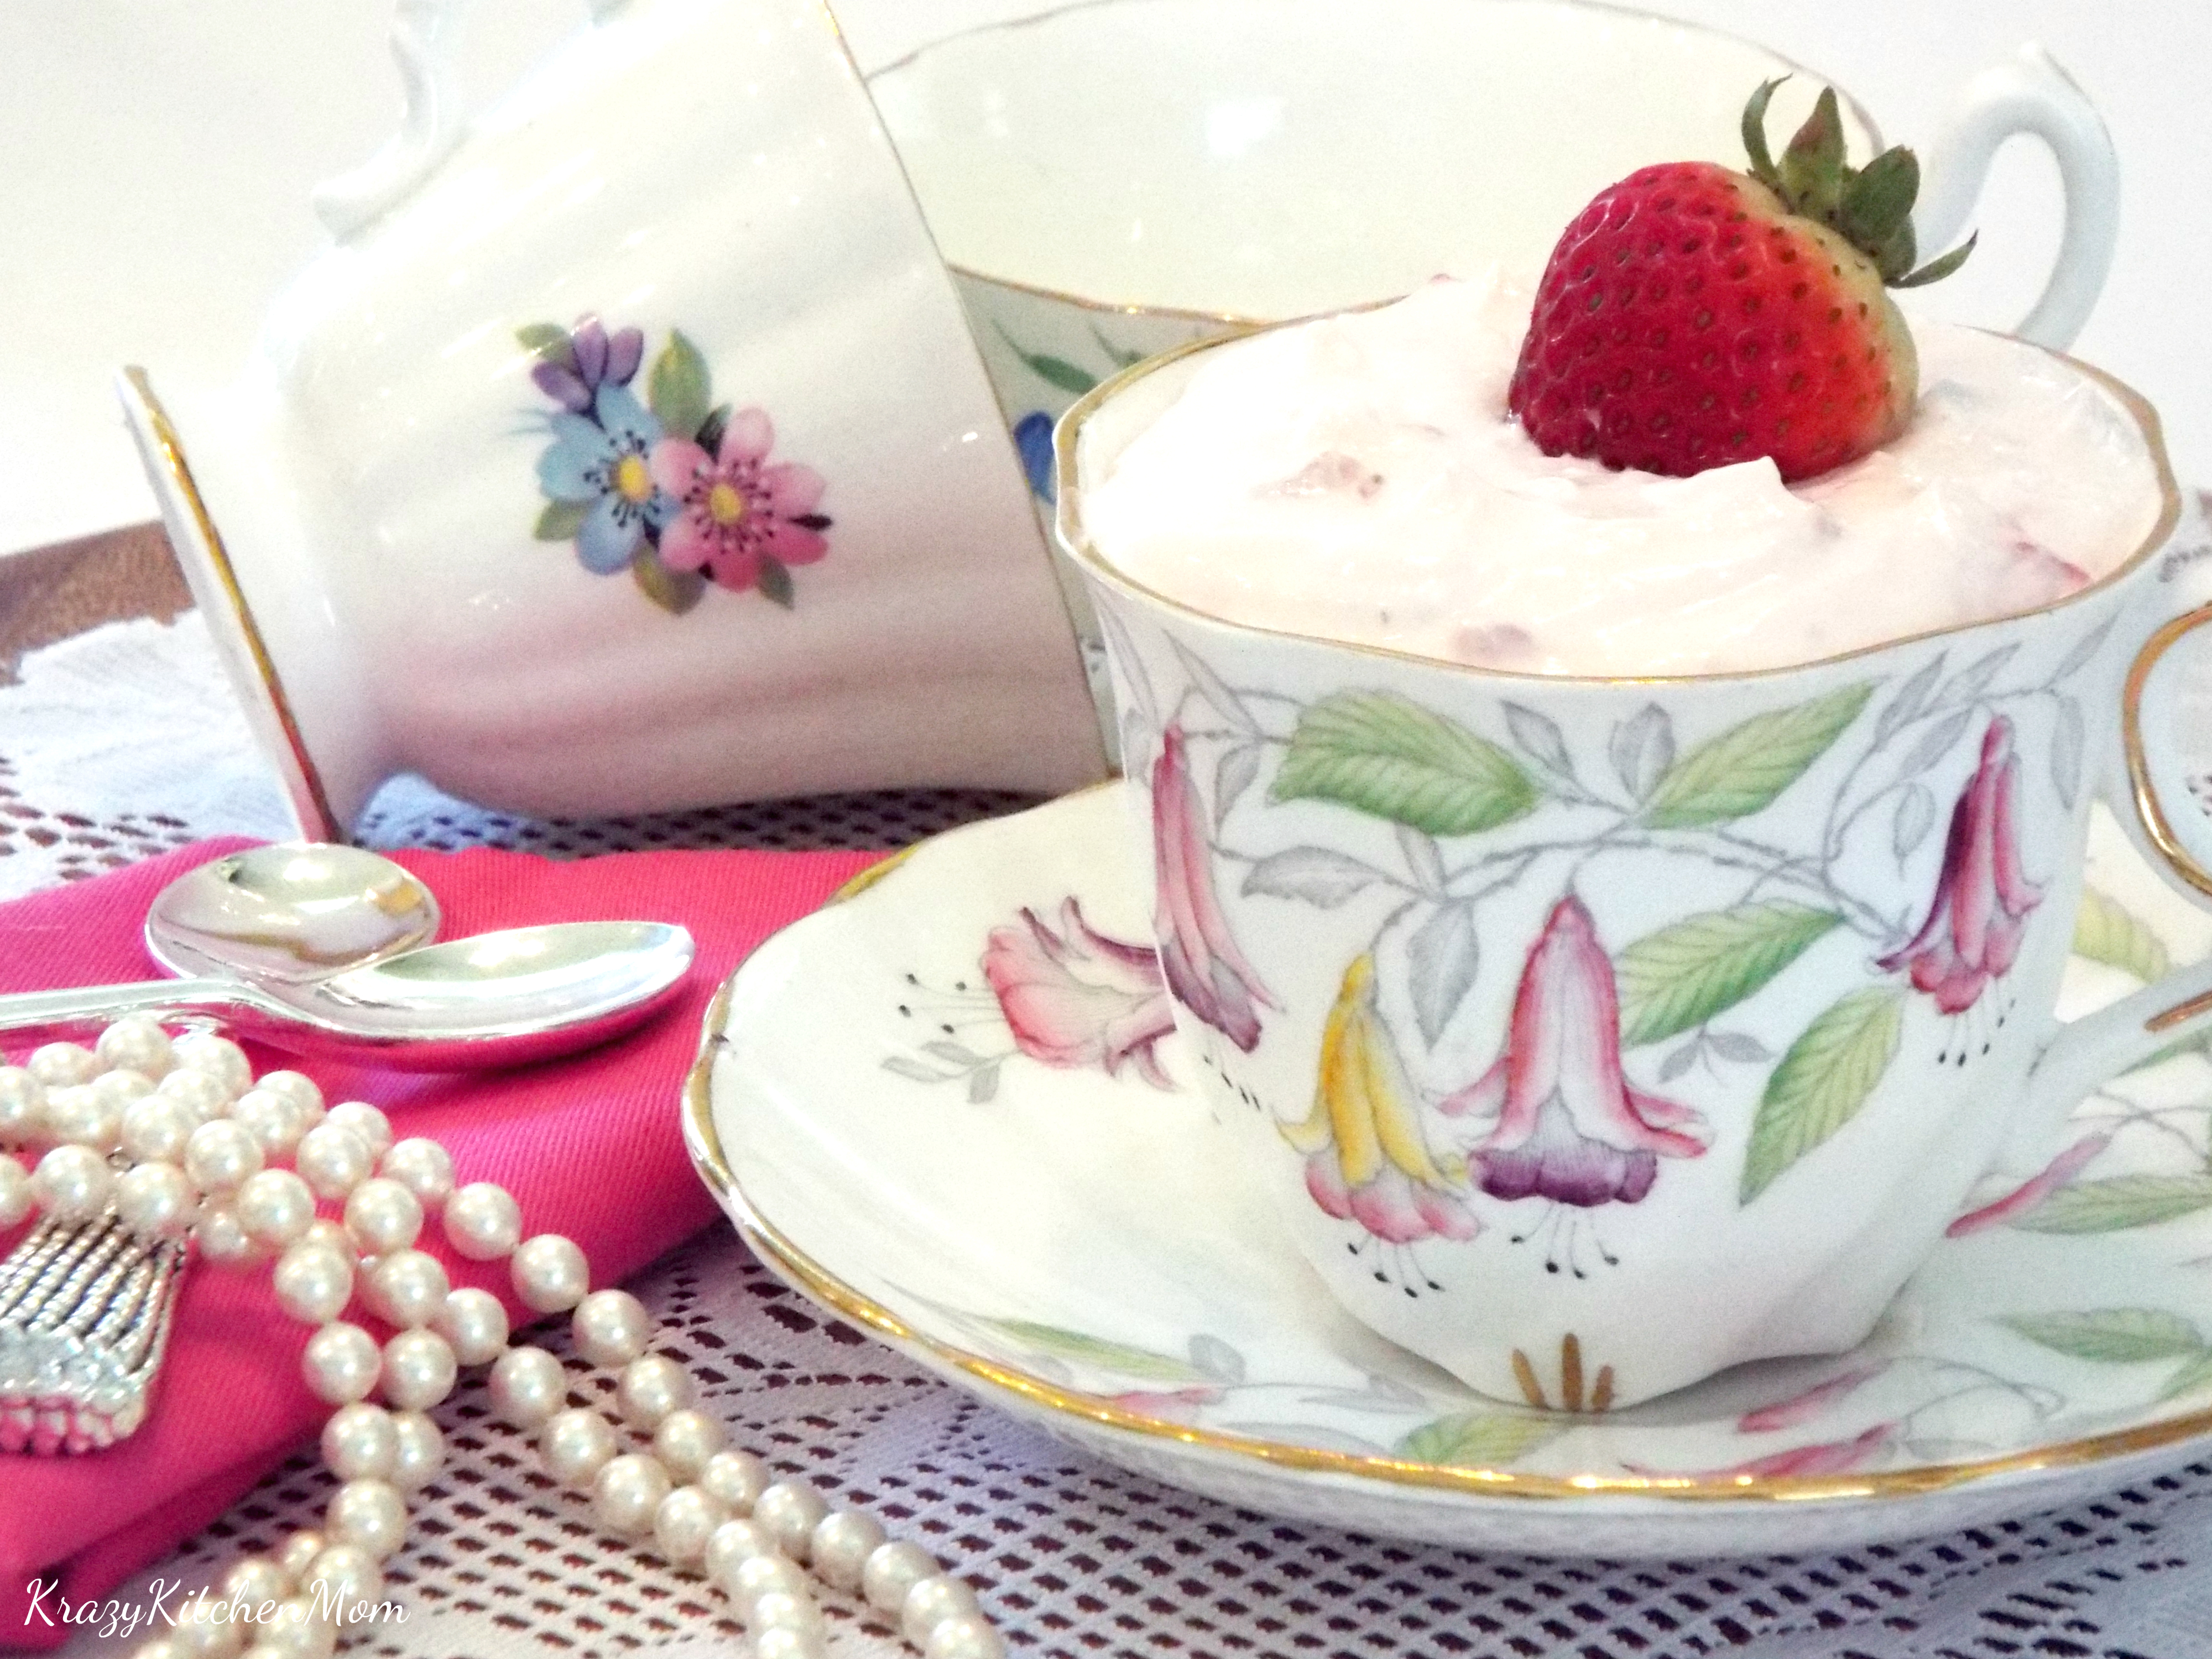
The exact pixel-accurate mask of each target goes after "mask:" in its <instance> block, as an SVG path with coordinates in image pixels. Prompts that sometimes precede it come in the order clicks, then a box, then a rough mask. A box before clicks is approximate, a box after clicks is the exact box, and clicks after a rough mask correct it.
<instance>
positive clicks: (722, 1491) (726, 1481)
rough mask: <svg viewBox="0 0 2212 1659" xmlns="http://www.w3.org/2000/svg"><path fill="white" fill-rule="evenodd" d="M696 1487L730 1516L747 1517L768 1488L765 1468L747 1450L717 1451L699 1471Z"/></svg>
mask: <svg viewBox="0 0 2212 1659" xmlns="http://www.w3.org/2000/svg"><path fill="white" fill-rule="evenodd" d="M699 1484H700V1486H702V1487H704V1488H705V1489H706V1490H707V1491H708V1492H709V1493H711V1494H712V1495H713V1496H714V1498H717V1499H719V1500H720V1503H721V1504H722V1506H723V1507H724V1508H725V1509H726V1510H729V1512H730V1513H731V1514H732V1515H750V1514H751V1513H752V1512H753V1505H754V1504H756V1503H757V1502H758V1501H759V1499H760V1495H761V1493H762V1492H764V1491H765V1490H767V1487H768V1465H767V1464H765V1463H763V1462H761V1461H760V1459H759V1458H757V1457H756V1456H754V1455H752V1454H751V1453H750V1452H749V1451H719V1452H716V1453H715V1454H714V1455H713V1456H712V1457H710V1458H708V1460H707V1467H706V1468H702V1469H701V1470H700V1471H699Z"/></svg>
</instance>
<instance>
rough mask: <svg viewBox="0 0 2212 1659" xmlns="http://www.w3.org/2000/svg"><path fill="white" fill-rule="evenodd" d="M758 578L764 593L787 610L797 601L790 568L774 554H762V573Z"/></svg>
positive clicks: (758, 583)
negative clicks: (793, 590)
mask: <svg viewBox="0 0 2212 1659" xmlns="http://www.w3.org/2000/svg"><path fill="white" fill-rule="evenodd" d="M756 580H757V585H758V586H759V588H760V591H761V592H762V593H763V595H764V596H765V597H766V598H768V599H771V600H773V601H774V602H775V604H777V605H781V606H782V607H783V608H784V609H785V610H786V611H788V610H790V609H791V608H792V606H793V605H794V604H795V603H796V596H795V595H794V594H793V592H792V586H791V571H790V568H789V567H787V565H786V564H785V563H784V562H783V561H782V560H781V559H779V558H777V557H776V556H775V555H774V554H771V553H763V554H762V555H761V556H760V575H759V576H758V577H757V579H756Z"/></svg>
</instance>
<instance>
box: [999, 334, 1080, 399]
mask: <svg viewBox="0 0 2212 1659" xmlns="http://www.w3.org/2000/svg"><path fill="white" fill-rule="evenodd" d="M993 326H994V327H996V326H997V325H995V324H994V325H993ZM999 337H1000V339H1002V340H1004V341H1005V342H1006V349H1007V350H1009V351H1011V352H1012V353H1013V354H1014V356H1017V357H1018V358H1020V359H1021V360H1022V362H1024V363H1025V364H1027V365H1028V366H1029V371H1030V374H1034V375H1036V377H1037V379H1039V380H1042V381H1043V382H1044V383H1045V384H1046V385H1047V386H1057V387H1058V388H1059V389H1060V391H1062V392H1069V393H1071V394H1073V396H1075V397H1078V398H1080V397H1081V396H1082V395H1083V394H1084V393H1085V392H1088V391H1090V390H1091V387H1093V386H1097V384H1098V377H1097V375H1096V374H1091V373H1090V372H1089V371H1088V370H1085V369H1083V368H1078V367H1077V366H1076V365H1075V364H1073V363H1071V362H1068V361H1067V359H1066V358H1065V357H1054V356H1052V355H1051V354H1049V353H1048V352H1042V351H1024V349H1022V348H1021V347H1020V346H1018V345H1017V344H1015V343H1014V338H1013V336H1012V335H1011V334H1009V333H1007V332H1006V330H1005V329H1003V328H1001V329H1000V330H999Z"/></svg>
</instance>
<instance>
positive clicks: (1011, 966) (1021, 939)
mask: <svg viewBox="0 0 2212 1659" xmlns="http://www.w3.org/2000/svg"><path fill="white" fill-rule="evenodd" d="M983 977H984V978H985V979H986V980H987V981H990V986H991V989H992V991H993V993H994V994H996V996H997V997H998V999H999V1008H1000V1012H1002V1013H1003V1014H1004V1015H1005V1016H1006V1024H1007V1027H1008V1028H1009V1029H1010V1030H1012V1032H1013V1034H1014V1042H1015V1045H1016V1046H1017V1047H1018V1048H1020V1049H1021V1051H1022V1052H1023V1053H1024V1054H1027V1055H1029V1056H1030V1059H1032V1060H1042V1061H1043V1062H1044V1063H1045V1064H1046V1065H1048V1066H1066V1067H1075V1066H1100V1067H1102V1068H1103V1069H1104V1071H1105V1072H1106V1073H1107V1074H1108V1075H1109V1077H1110V1076H1114V1075H1116V1074H1118V1073H1120V1071H1121V1066H1123V1065H1124V1064H1125V1063H1127V1064H1132V1065H1133V1066H1135V1067H1136V1068H1137V1072H1138V1073H1139V1075H1140V1076H1141V1077H1143V1078H1144V1079H1145V1080H1146V1082H1147V1083H1150V1084H1152V1085H1153V1086H1154V1087H1155V1088H1159V1089H1171V1088H1173V1087H1174V1086H1175V1085H1174V1084H1173V1083H1171V1082H1170V1080H1169V1079H1168V1074H1167V1073H1166V1072H1165V1071H1164V1070H1162V1069H1161V1066H1160V1062H1159V1057H1158V1055H1157V1054H1154V1053H1153V1051H1152V1045H1153V1044H1154V1043H1156V1042H1158V1041H1159V1040H1160V1039H1161V1038H1162V1037H1164V1036H1167V1035H1168V1033H1169V1032H1170V1031H1172V1030H1175V1016H1174V1014H1173V1012H1171V1011H1170V1008H1169V1007H1168V999H1167V992H1166V990H1165V988H1164V985H1163V982H1162V978H1161V974H1160V964H1159V960H1158V957H1156V956H1155V955H1154V954H1153V953H1152V949H1151V947H1150V946H1148V945H1124V944H1122V943H1121V941H1119V940H1118V939H1109V938H1107V937H1106V936H1105V935H1104V934H1103V933H1099V932H1097V930H1096V929H1095V928H1093V927H1091V924H1090V923H1089V922H1087V921H1085V920H1084V919H1083V907H1082V906H1081V904H1079V902H1077V901H1076V900H1075V899H1073V898H1070V899H1068V900H1067V901H1066V902H1065V903H1064V904H1062V905H1061V906H1060V927H1059V928H1058V929H1057V930H1055V929H1054V928H1053V927H1049V926H1048V925H1047V924H1046V923H1045V922H1044V921H1042V920H1041V919H1040V918H1039V917H1038V916H1037V915H1036V912H1035V911H1033V910H1028V909H1024V911H1023V912H1022V913H1021V920H1020V921H1019V923H1018V924H1017V925H1014V926H1011V927H994V928H993V929H992V930H991V934H990V938H989V939H988V940H987V942H986V943H985V945H984V947H983Z"/></svg>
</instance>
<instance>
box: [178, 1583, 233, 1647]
mask: <svg viewBox="0 0 2212 1659" xmlns="http://www.w3.org/2000/svg"><path fill="white" fill-rule="evenodd" d="M169 1640H170V1641H171V1642H172V1643H173V1644H175V1646H176V1648H177V1650H178V1651H179V1652H180V1653H183V1654H185V1655H186V1656H188V1659H233V1656H234V1655H237V1654H239V1653H242V1652H243V1651H245V1649H246V1632H245V1631H244V1630H243V1629H242V1628H241V1627H240V1626H239V1625H238V1624H237V1623H236V1622H235V1621H234V1620H233V1619H232V1618H231V1616H230V1604H229V1603H228V1601H224V1600H223V1599H222V1597H221V1596H218V1595H214V1594H212V1593H208V1594H203V1595H197V1596H195V1597H193V1598H192V1600H191V1601H188V1602H186V1603H185V1605H184V1606H183V1607H179V1608H178V1609H177V1622H176V1625H175V1626H174V1628H173V1630H172V1631H171V1632H170V1635H169Z"/></svg>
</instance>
